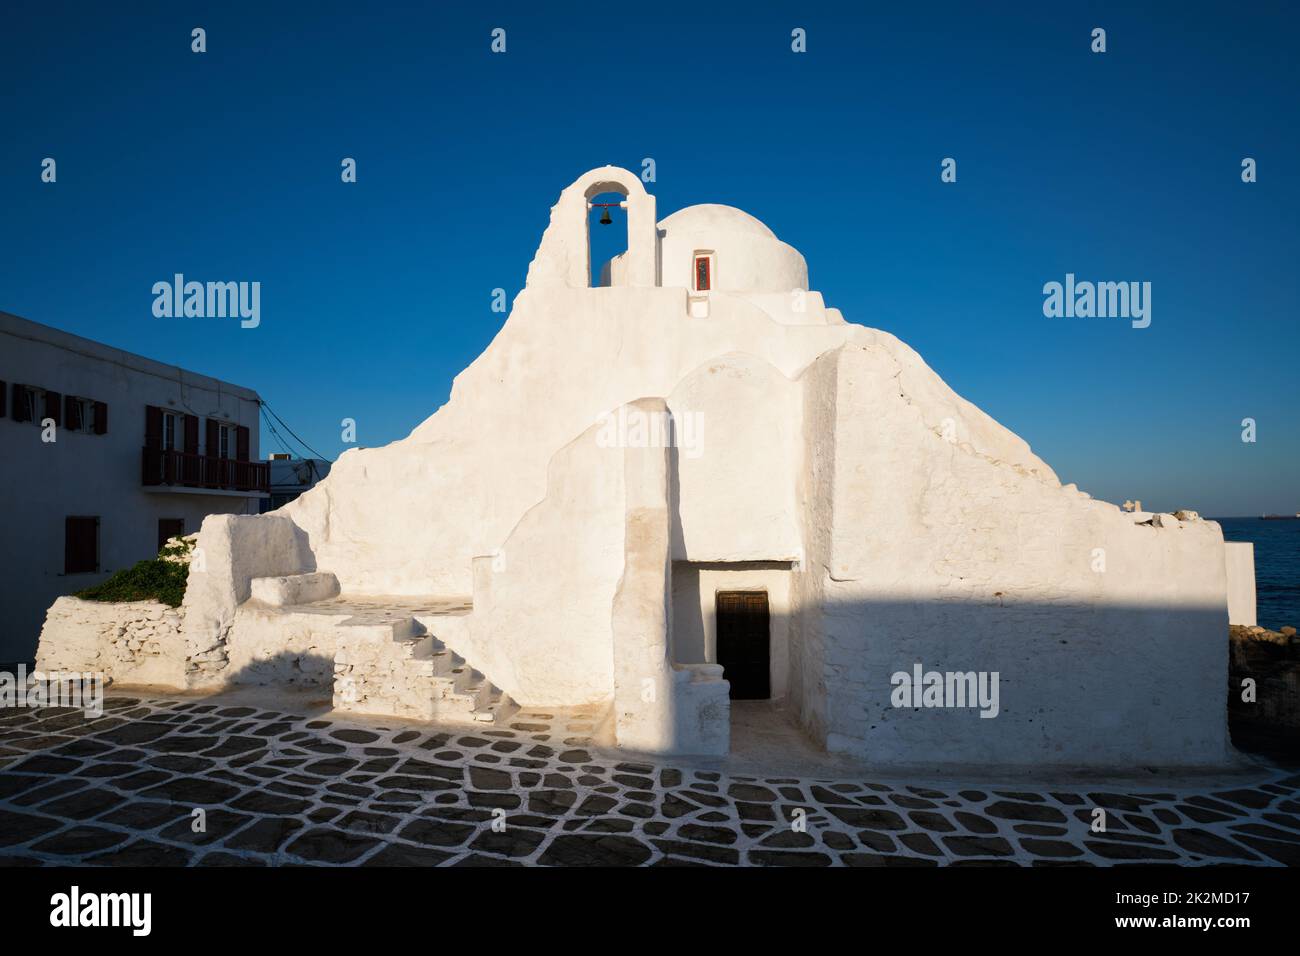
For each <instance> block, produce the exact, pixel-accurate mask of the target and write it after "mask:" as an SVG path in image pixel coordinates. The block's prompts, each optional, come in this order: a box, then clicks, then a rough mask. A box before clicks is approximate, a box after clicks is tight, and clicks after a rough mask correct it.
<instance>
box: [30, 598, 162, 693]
mask: <svg viewBox="0 0 1300 956" xmlns="http://www.w3.org/2000/svg"><path fill="white" fill-rule="evenodd" d="M182 620H183V615H182V613H181V612H180V611H179V610H178V609H177V608H173V607H168V606H167V605H166V604H161V603H159V602H157V601H123V602H119V603H106V602H102V601H83V600H81V599H80V598H75V597H61V598H58V599H57V600H56V601H55V602H54V604H53V605H51V606H50V609H49V611H48V612H47V614H46V616H45V626H44V627H42V628H41V637H40V645H39V648H38V649H37V652H36V668H37V670H40V671H46V672H49V671H76V672H81V673H102V674H103V675H104V676H105V677H107V678H110V679H111V680H114V681H117V682H119V683H124V684H156V685H160V686H164V687H176V688H181V687H185V686H186V659H185V654H184V644H183V642H182V640H181V622H182Z"/></svg>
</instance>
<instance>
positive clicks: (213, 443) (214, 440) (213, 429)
mask: <svg viewBox="0 0 1300 956" xmlns="http://www.w3.org/2000/svg"><path fill="white" fill-rule="evenodd" d="M205 437H206V439H207V447H206V449H205V451H204V452H203V453H204V454H205V455H207V456H208V457H209V458H216V457H217V456H218V455H220V454H221V426H220V425H219V424H218V423H217V421H216V420H215V419H212V418H209V419H208V421H207V435H206V436H205Z"/></svg>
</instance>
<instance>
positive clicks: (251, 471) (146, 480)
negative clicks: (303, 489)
mask: <svg viewBox="0 0 1300 956" xmlns="http://www.w3.org/2000/svg"><path fill="white" fill-rule="evenodd" d="M141 481H142V482H143V484H144V486H145V488H146V489H148V490H150V491H167V492H182V493H184V492H188V493H190V494H199V495H203V494H208V495H234V496H238V497H256V498H263V497H267V496H269V495H270V492H271V466H270V465H269V464H267V463H266V462H260V461H235V460H234V459H232V458H216V457H213V456H211V455H195V454H190V453H187V452H183V451H177V450H175V449H170V450H163V449H161V448H145V449H143V474H142V478H141Z"/></svg>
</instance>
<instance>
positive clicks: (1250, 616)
mask: <svg viewBox="0 0 1300 956" xmlns="http://www.w3.org/2000/svg"><path fill="white" fill-rule="evenodd" d="M1223 558H1224V563H1225V565H1226V566H1227V571H1228V623H1229V624H1240V625H1242V626H1243V627H1254V626H1255V623H1256V622H1255V545H1254V544H1252V543H1251V542H1249V541H1225V542H1224V543H1223Z"/></svg>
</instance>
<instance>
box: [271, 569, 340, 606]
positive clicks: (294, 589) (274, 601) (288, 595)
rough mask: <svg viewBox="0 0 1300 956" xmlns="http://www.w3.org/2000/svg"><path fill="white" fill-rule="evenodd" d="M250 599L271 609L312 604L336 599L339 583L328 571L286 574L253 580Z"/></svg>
mask: <svg viewBox="0 0 1300 956" xmlns="http://www.w3.org/2000/svg"><path fill="white" fill-rule="evenodd" d="M251 592H252V598H253V600H254V601H260V602H261V603H263V604H269V605H271V606H272V607H285V606H286V605H293V604H312V603H314V602H316V601H328V600H329V599H330V598H334V597H338V595H339V582H338V578H336V577H334V575H333V574H331V573H330V572H328V571H312V572H310V573H308V574H288V575H284V576H282V577H275V578H253V581H252V584H251Z"/></svg>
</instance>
